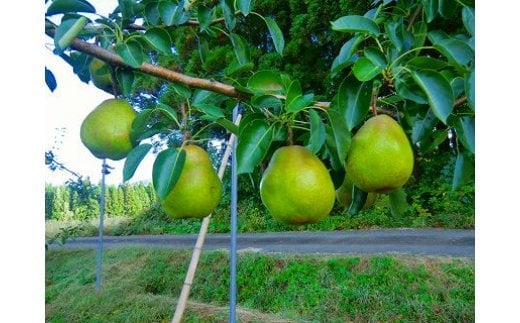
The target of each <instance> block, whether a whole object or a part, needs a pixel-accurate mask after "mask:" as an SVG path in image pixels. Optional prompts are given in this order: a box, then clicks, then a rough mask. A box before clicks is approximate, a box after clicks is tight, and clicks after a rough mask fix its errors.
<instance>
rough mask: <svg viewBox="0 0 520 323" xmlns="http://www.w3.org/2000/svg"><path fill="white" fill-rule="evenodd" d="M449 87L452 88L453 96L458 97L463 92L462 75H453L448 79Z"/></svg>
mask: <svg viewBox="0 0 520 323" xmlns="http://www.w3.org/2000/svg"><path fill="white" fill-rule="evenodd" d="M450 86H451V89H452V90H453V96H454V97H459V96H460V95H462V93H464V79H463V78H462V77H458V76H457V77H454V78H453V79H452V80H451V81H450Z"/></svg>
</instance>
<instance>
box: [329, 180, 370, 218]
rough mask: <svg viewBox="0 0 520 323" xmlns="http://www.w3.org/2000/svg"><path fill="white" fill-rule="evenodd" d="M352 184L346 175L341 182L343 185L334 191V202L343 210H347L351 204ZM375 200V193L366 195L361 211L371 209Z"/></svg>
mask: <svg viewBox="0 0 520 323" xmlns="http://www.w3.org/2000/svg"><path fill="white" fill-rule="evenodd" d="M353 186H354V183H352V180H351V179H350V177H349V176H348V175H345V179H344V180H343V184H341V186H340V187H338V189H337V190H336V200H337V201H338V203H339V204H340V205H341V206H343V207H344V208H348V207H349V206H350V204H351V203H352V187H353ZM376 199H377V193H373V192H371V193H368V195H367V200H366V202H365V205H363V210H366V209H368V208H369V207H371V206H372V205H373V204H374V202H375V201H376Z"/></svg>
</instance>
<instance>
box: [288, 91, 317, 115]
mask: <svg viewBox="0 0 520 323" xmlns="http://www.w3.org/2000/svg"><path fill="white" fill-rule="evenodd" d="M313 100H314V94H313V93H307V94H305V95H299V96H297V97H296V98H294V99H293V100H292V101H291V102H290V103H289V104H288V105H286V107H285V110H286V111H287V112H293V113H296V112H299V111H301V110H303V109H304V108H306V107H308V106H309V105H310V104H311V103H312V101H313Z"/></svg>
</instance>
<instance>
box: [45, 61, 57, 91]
mask: <svg viewBox="0 0 520 323" xmlns="http://www.w3.org/2000/svg"><path fill="white" fill-rule="evenodd" d="M45 83H46V84H47V87H48V88H49V90H51V92H54V90H56V87H57V86H58V84H57V83H56V78H55V77H54V74H53V73H52V72H51V70H49V69H48V68H47V66H45Z"/></svg>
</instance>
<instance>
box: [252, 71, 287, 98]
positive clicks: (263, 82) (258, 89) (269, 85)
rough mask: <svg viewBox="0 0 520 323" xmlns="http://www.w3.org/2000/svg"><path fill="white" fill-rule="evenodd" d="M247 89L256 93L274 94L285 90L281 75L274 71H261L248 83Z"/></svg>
mask: <svg viewBox="0 0 520 323" xmlns="http://www.w3.org/2000/svg"><path fill="white" fill-rule="evenodd" d="M247 87H248V88H249V89H250V90H252V91H253V92H255V93H267V94H274V93H280V92H281V91H282V90H283V88H284V87H283V84H282V80H281V79H280V73H279V72H274V71H259V72H256V73H255V74H254V75H253V76H251V77H250V78H249V80H248V81H247Z"/></svg>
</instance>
